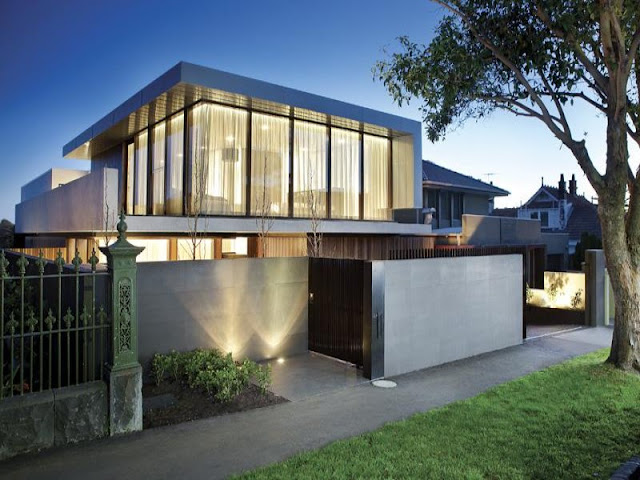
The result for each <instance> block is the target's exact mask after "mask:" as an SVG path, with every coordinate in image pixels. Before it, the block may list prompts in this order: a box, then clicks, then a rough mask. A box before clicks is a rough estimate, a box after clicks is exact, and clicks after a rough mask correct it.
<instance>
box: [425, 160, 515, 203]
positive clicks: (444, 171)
mask: <svg viewBox="0 0 640 480" xmlns="http://www.w3.org/2000/svg"><path fill="white" fill-rule="evenodd" d="M422 181H423V183H426V184H427V185H434V186H442V187H451V188H457V189H460V190H469V191H475V192H481V193H486V194H489V195H492V196H497V197H503V196H506V195H509V192H507V191H506V190H503V189H502V188H498V187H496V186H494V185H491V184H489V183H485V182H482V181H480V180H477V179H475V178H473V177H469V176H467V175H463V174H461V173H458V172H454V171H453V170H449V169H448V168H444V167H441V166H440V165H436V164H435V163H433V162H430V161H429V160H423V161H422Z"/></svg>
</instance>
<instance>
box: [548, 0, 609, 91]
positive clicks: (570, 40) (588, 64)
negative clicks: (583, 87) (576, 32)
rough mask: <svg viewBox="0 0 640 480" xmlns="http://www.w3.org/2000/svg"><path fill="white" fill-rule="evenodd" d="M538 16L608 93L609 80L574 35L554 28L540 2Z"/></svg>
mask: <svg viewBox="0 0 640 480" xmlns="http://www.w3.org/2000/svg"><path fill="white" fill-rule="evenodd" d="M536 15H537V17H538V18H539V19H540V20H541V21H542V23H544V24H545V26H546V27H547V28H548V29H549V30H551V33H553V34H554V36H556V37H557V38H559V39H560V40H564V41H565V42H567V44H568V45H570V46H571V47H572V49H573V52H574V53H575V54H576V56H577V57H578V60H579V61H580V63H582V65H584V67H585V68H586V69H587V71H588V72H589V74H590V75H591V76H592V77H593V80H594V81H595V83H596V84H597V85H598V87H599V88H600V89H602V91H603V92H606V91H607V89H608V88H607V86H608V85H607V84H608V81H607V78H606V77H605V76H604V75H603V74H602V73H601V72H600V71H599V70H598V67H596V65H595V64H594V63H593V62H592V61H591V60H589V57H587V55H586V53H584V50H583V49H582V47H580V44H579V43H578V41H577V40H576V38H575V37H574V36H573V35H571V34H568V33H566V32H564V31H562V30H560V29H559V28H556V27H554V26H553V24H552V23H551V18H550V17H549V14H548V13H547V12H546V11H545V10H544V9H543V8H542V6H541V5H540V3H539V2H538V1H536ZM596 56H597V55H596Z"/></svg>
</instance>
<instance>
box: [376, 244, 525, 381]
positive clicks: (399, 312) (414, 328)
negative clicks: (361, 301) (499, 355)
mask: <svg viewBox="0 0 640 480" xmlns="http://www.w3.org/2000/svg"><path fill="white" fill-rule="evenodd" d="M374 263H378V262H374ZM381 263H383V264H384V286H385V287H384V295H385V299H384V313H385V321H384V329H385V331H384V339H385V340H384V342H385V345H384V374H385V376H393V375H399V374H402V373H406V372H411V371H414V370H418V369H422V368H426V367H431V366H434V365H439V364H442V363H446V362H451V361H454V360H458V359H461V358H466V357H470V356H473V355H478V354H480V353H484V352H490V351H493V350H498V349H501V348H505V347H509V346H512V345H517V344H519V343H521V342H522V300H523V299H522V288H523V287H522V258H521V257H520V256H519V255H495V256H486V257H462V258H438V259H429V260H395V261H383V262H381Z"/></svg>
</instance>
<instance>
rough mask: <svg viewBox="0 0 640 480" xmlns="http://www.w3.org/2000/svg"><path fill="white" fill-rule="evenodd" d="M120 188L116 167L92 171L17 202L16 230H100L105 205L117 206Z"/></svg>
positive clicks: (112, 209) (114, 208)
mask: <svg viewBox="0 0 640 480" xmlns="http://www.w3.org/2000/svg"><path fill="white" fill-rule="evenodd" d="M105 191H106V196H105ZM117 192H118V171H117V170H114V169H103V170H99V171H96V172H92V173H91V174H89V175H85V176H83V177H81V178H78V179H77V180H74V181H72V182H70V183H67V184H66V185H63V186H61V187H58V188H55V189H53V190H51V191H48V192H45V193H42V194H40V195H37V196H35V197H33V198H30V199H29V200H26V201H24V202H22V203H19V204H18V205H16V233H58V232H80V231H83V232H86V231H100V230H102V229H104V218H105V209H106V205H107V204H108V205H109V206H110V208H111V211H116V210H117V208H118V193H117ZM105 200H106V201H105Z"/></svg>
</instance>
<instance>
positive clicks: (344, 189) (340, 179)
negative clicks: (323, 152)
mask: <svg viewBox="0 0 640 480" xmlns="http://www.w3.org/2000/svg"><path fill="white" fill-rule="evenodd" d="M359 206H360V134H358V133H357V132H352V131H349V130H343V129H341V128H332V129H331V218H359V216H360V209H359Z"/></svg>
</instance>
